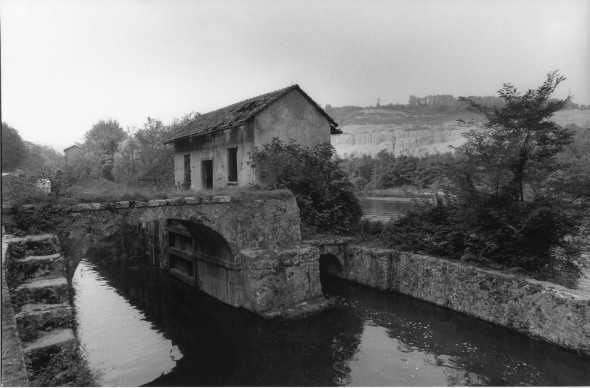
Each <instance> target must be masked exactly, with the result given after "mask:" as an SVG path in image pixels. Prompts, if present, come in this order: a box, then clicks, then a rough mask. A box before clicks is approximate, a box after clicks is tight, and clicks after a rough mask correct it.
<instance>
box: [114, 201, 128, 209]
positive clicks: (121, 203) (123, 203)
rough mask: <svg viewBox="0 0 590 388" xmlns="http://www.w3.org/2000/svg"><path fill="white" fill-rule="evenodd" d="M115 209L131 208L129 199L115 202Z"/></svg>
mask: <svg viewBox="0 0 590 388" xmlns="http://www.w3.org/2000/svg"><path fill="white" fill-rule="evenodd" d="M115 209H129V201H118V202H115Z"/></svg>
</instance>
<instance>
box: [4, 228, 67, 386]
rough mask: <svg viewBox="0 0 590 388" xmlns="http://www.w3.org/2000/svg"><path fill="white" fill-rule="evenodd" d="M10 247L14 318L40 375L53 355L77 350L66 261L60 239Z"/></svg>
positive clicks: (34, 239)
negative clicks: (61, 250) (40, 371)
mask: <svg viewBox="0 0 590 388" xmlns="http://www.w3.org/2000/svg"><path fill="white" fill-rule="evenodd" d="M7 245H8V246H7V249H6V252H3V253H5V255H4V256H5V257H3V264H5V265H6V269H7V271H8V272H7V273H9V274H10V278H11V283H10V284H9V287H10V288H11V290H10V296H11V299H12V305H13V307H14V309H15V310H16V314H15V315H14V319H15V322H16V327H17V329H18V333H19V337H20V339H21V341H22V343H23V353H24V355H25V358H26V359H27V360H28V365H29V366H30V368H31V370H30V371H29V372H32V373H33V374H34V373H35V372H37V371H39V370H41V369H43V368H45V366H46V363H47V362H48V361H49V359H50V356H52V355H54V354H56V353H60V352H74V351H75V350H76V337H75V335H74V331H73V330H72V326H73V320H74V316H73V308H72V307H71V306H70V304H69V300H70V289H69V285H68V281H67V279H66V272H65V260H64V257H63V256H62V255H61V253H60V243H59V240H58V238H57V236H54V235H47V234H46V235H38V236H25V237H18V238H12V237H11V238H10V239H9V241H8V244H7Z"/></svg>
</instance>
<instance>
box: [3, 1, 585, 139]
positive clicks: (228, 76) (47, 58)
mask: <svg viewBox="0 0 590 388" xmlns="http://www.w3.org/2000/svg"><path fill="white" fill-rule="evenodd" d="M0 4H1V8H0V22H1V24H0V28H1V49H2V52H1V55H2V57H1V60H2V75H1V76H2V121H5V122H7V123H8V124H9V125H11V126H12V127H14V128H16V129H17V130H18V131H19V133H20V135H21V136H22V137H23V138H24V139H25V140H29V141H33V142H35V143H39V144H51V145H54V146H56V147H57V148H58V149H63V148H65V147H67V146H69V145H71V144H73V142H75V141H81V140H83V136H84V133H85V132H86V131H88V130H89V129H90V128H91V127H92V124H93V123H95V122H96V121H98V120H99V119H116V120H118V121H119V123H121V125H122V126H123V127H124V128H125V127H127V126H136V127H141V126H142V125H143V123H144V122H146V119H147V117H148V116H150V117H155V118H159V119H161V120H162V121H164V123H165V124H168V123H169V122H170V121H171V120H172V119H173V118H174V117H179V116H181V115H183V114H185V113H189V112H191V111H196V112H201V113H206V112H208V111H211V110H214V109H217V108H220V107H223V106H225V105H228V104H231V103H234V102H237V101H240V100H243V99H245V98H249V97H253V96H256V95H259V94H263V93H266V92H269V91H272V90H275V89H279V88H283V87H286V86H288V85H291V84H295V83H298V84H299V85H300V86H301V87H302V88H303V90H305V91H306V92H307V93H308V94H309V95H310V96H311V97H312V98H313V99H314V100H315V101H316V102H318V103H319V104H320V105H322V106H323V105H325V104H331V105H333V106H342V105H362V106H366V105H374V104H375V103H376V101H377V98H380V99H381V103H382V104H387V103H389V102H393V103H407V100H408V97H409V96H410V95H412V94H413V95H416V96H425V95H428V94H452V95H454V96H461V95H493V94H495V93H496V91H497V90H498V89H500V88H501V87H502V84H503V83H505V82H510V83H512V84H514V85H515V86H517V87H518V88H519V89H520V90H526V89H528V88H536V87H537V86H539V85H540V84H541V83H542V82H543V80H544V79H545V76H546V74H547V73H548V72H550V71H552V70H556V69H559V70H560V71H561V73H562V74H564V75H565V76H566V77H567V78H568V80H567V81H566V82H565V83H564V84H562V85H561V86H560V88H559V90H558V97H565V96H566V95H567V94H568V92H570V93H571V94H573V95H574V96H575V102H577V103H579V104H590V1H588V0H493V1H492V0H479V1H478V0H445V1H442V0H397V1H396V0H393V1H378V0H376V1H343V0H335V1H311V0H303V1H251V0H244V1H237V0H235V1H234V0H225V1H224V0H221V1H188V0H187V1H182V0H171V1H170V0H169V1H164V0H123V1H121V0H92V1H90V0H86V1H85V0H34V1H33V0H0Z"/></svg>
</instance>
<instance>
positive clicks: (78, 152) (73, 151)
mask: <svg viewBox="0 0 590 388" xmlns="http://www.w3.org/2000/svg"><path fill="white" fill-rule="evenodd" d="M83 154H84V147H82V146H81V145H78V144H74V145H73V146H71V147H68V148H66V149H65V150H64V157H65V161H66V167H67V166H68V164H71V163H72V162H74V160H76V159H77V158H79V157H80V156H82V155H83Z"/></svg>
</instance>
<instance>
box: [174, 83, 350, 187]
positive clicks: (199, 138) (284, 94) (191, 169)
mask: <svg viewBox="0 0 590 388" xmlns="http://www.w3.org/2000/svg"><path fill="white" fill-rule="evenodd" d="M336 127H337V124H336V122H335V121H334V120H333V119H332V118H330V116H328V114H327V113H326V112H324V110H323V109H322V108H321V107H320V106H319V105H318V104H317V103H315V102H314V101H313V100H312V99H311V98H310V97H309V96H308V95H307V94H306V93H305V92H304V91H303V90H301V88H300V87H299V86H298V85H293V86H290V87H288V88H285V89H281V90H277V91H274V92H271V93H267V94H264V95H261V96H258V97H254V98H251V99H248V100H245V101H242V102H238V103H236V104H233V105H230V106H227V107H225V108H221V109H218V110H216V111H213V112H209V113H206V114H203V115H201V116H198V117H197V118H196V119H195V120H193V121H191V122H190V123H189V124H187V125H186V126H185V127H183V128H181V129H180V130H178V131H177V132H176V133H175V134H174V135H173V137H172V138H171V139H169V140H167V141H166V143H165V144H170V143H173V144H174V180H175V184H176V185H177V186H184V187H185V188H190V189H192V190H202V189H211V188H220V187H227V186H248V185H252V184H259V185H260V184H265V183H268V182H265V181H264V179H263V176H262V174H261V173H260V172H259V171H258V172H257V171H255V170H254V168H253V167H252V166H251V165H250V164H248V161H249V160H250V156H249V154H250V153H251V152H252V151H253V149H254V147H258V148H260V147H262V146H263V145H264V144H268V143H270V142H271V141H272V139H273V138H278V139H280V140H282V141H285V142H287V141H290V140H294V141H296V142H297V143H298V144H301V145H302V146H306V147H311V146H315V145H318V144H323V143H330V134H334V133H339V132H338V129H337V128H336Z"/></svg>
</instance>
